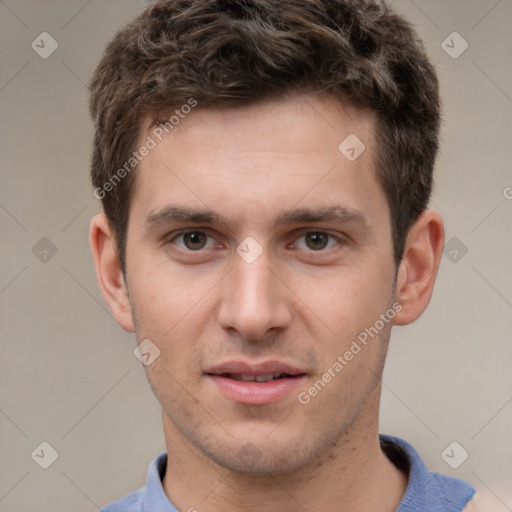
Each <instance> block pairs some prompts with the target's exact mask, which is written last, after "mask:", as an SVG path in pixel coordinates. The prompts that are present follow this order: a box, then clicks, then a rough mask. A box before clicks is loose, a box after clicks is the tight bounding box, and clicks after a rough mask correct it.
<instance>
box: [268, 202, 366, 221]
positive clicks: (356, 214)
mask: <svg viewBox="0 0 512 512" xmlns="http://www.w3.org/2000/svg"><path fill="white" fill-rule="evenodd" d="M332 221H338V222H343V223H356V224H362V225H367V224H368V220H367V218H366V217H365V215H364V214H363V213H362V212H360V211H359V210H354V209H353V208H347V207H345V206H339V205H336V206H328V207H325V208H320V209H311V208H299V209H296V210H291V211H289V212H286V213H283V214H282V215H280V216H279V217H278V219H277V222H276V224H302V223H313V222H332Z"/></svg>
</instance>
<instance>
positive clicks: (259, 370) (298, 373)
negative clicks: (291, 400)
mask: <svg viewBox="0 0 512 512" xmlns="http://www.w3.org/2000/svg"><path fill="white" fill-rule="evenodd" d="M306 376H307V373H306V372H304V371H302V370H300V369H299V368H296V367H293V366H290V365H288V364H284V363H281V362H276V361H270V362H264V363H260V364H252V365H251V364H248V363H244V362H237V361H233V362H228V363H224V364H221V365H217V366H215V367H213V368H211V369H209V371H208V372H206V377H207V378H208V379H209V380H210V381H211V382H212V383H213V384H214V386H215V390H216V391H217V392H220V393H221V395H223V396H224V398H227V399H228V400H232V401H234V402H238V403H241V404H247V405H264V404H270V403H275V402H278V401H279V400H282V399H284V398H286V397H287V396H288V395H290V393H292V391H293V390H294V389H295V388H296V387H297V386H298V385H299V383H301V382H302V381H303V380H304V379H305V378H306Z"/></svg>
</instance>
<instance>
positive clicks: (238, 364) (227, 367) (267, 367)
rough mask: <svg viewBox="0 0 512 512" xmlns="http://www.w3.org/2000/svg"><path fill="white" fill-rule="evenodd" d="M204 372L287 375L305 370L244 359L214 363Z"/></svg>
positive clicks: (302, 372) (275, 363)
mask: <svg viewBox="0 0 512 512" xmlns="http://www.w3.org/2000/svg"><path fill="white" fill-rule="evenodd" d="M205 373H207V374H209V375H222V374H224V373H241V374H243V375H267V374H270V373H287V374H289V375H302V374H304V373H306V372H304V371H303V370H301V369H300V368H298V367H296V366H293V365H290V364H287V363H283V362H280V361H264V362H261V363H248V362H245V361H228V362H225V363H221V364H216V365H215V366H212V367H211V368H210V369H208V370H207V371H206V372H205Z"/></svg>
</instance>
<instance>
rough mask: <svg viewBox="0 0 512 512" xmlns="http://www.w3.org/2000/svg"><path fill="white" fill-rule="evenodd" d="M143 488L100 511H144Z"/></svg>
mask: <svg viewBox="0 0 512 512" xmlns="http://www.w3.org/2000/svg"><path fill="white" fill-rule="evenodd" d="M143 510H144V509H143V508H142V489H137V490H136V491H133V492H131V493H130V494H127V495H126V496H124V497H123V498H121V499H119V500H117V501H114V502H112V503H109V504H108V505H106V506H105V507H103V508H102V509H101V511H100V512H143Z"/></svg>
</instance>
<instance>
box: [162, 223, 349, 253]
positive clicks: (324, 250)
mask: <svg viewBox="0 0 512 512" xmlns="http://www.w3.org/2000/svg"><path fill="white" fill-rule="evenodd" d="M191 233H198V234H202V235H206V236H207V237H208V239H209V240H210V241H212V240H215V239H214V237H213V236H212V235H211V234H208V232H207V231H204V230H200V229H189V230H186V231H180V232H178V233H175V234H173V236H172V237H171V238H169V239H168V240H167V242H166V244H173V245H175V246H176V247H178V248H179V249H180V250H182V251H185V252H188V253H191V254H193V253H199V254H200V253H202V252H204V251H205V250H208V249H211V248H212V247H207V248H201V249H198V250H193V249H188V248H186V247H179V246H178V245H177V244H176V240H178V239H180V238H181V240H182V241H183V238H182V237H184V236H185V235H187V234H191ZM311 234H321V235H327V236H328V237H329V241H328V245H329V244H330V243H332V241H335V242H336V243H335V245H334V246H332V245H331V246H330V247H328V248H322V249H319V250H314V249H307V248H304V249H298V250H301V251H305V252H308V253H311V254H313V253H327V252H330V251H332V250H333V249H334V248H335V247H337V246H339V245H343V244H344V243H346V240H345V239H343V237H342V236H341V235H334V234H333V233H330V232H328V231H322V230H309V231H303V232H302V233H301V234H300V235H299V236H298V237H296V238H294V240H293V242H292V243H290V244H287V246H286V247H287V248H291V249H293V248H294V246H295V245H296V244H297V241H298V240H300V239H303V238H304V237H306V236H307V235H311ZM206 243H207V244H208V241H207V242H206ZM217 243H218V242H217ZM183 245H184V244H183ZM219 245H221V244H219Z"/></svg>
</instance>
